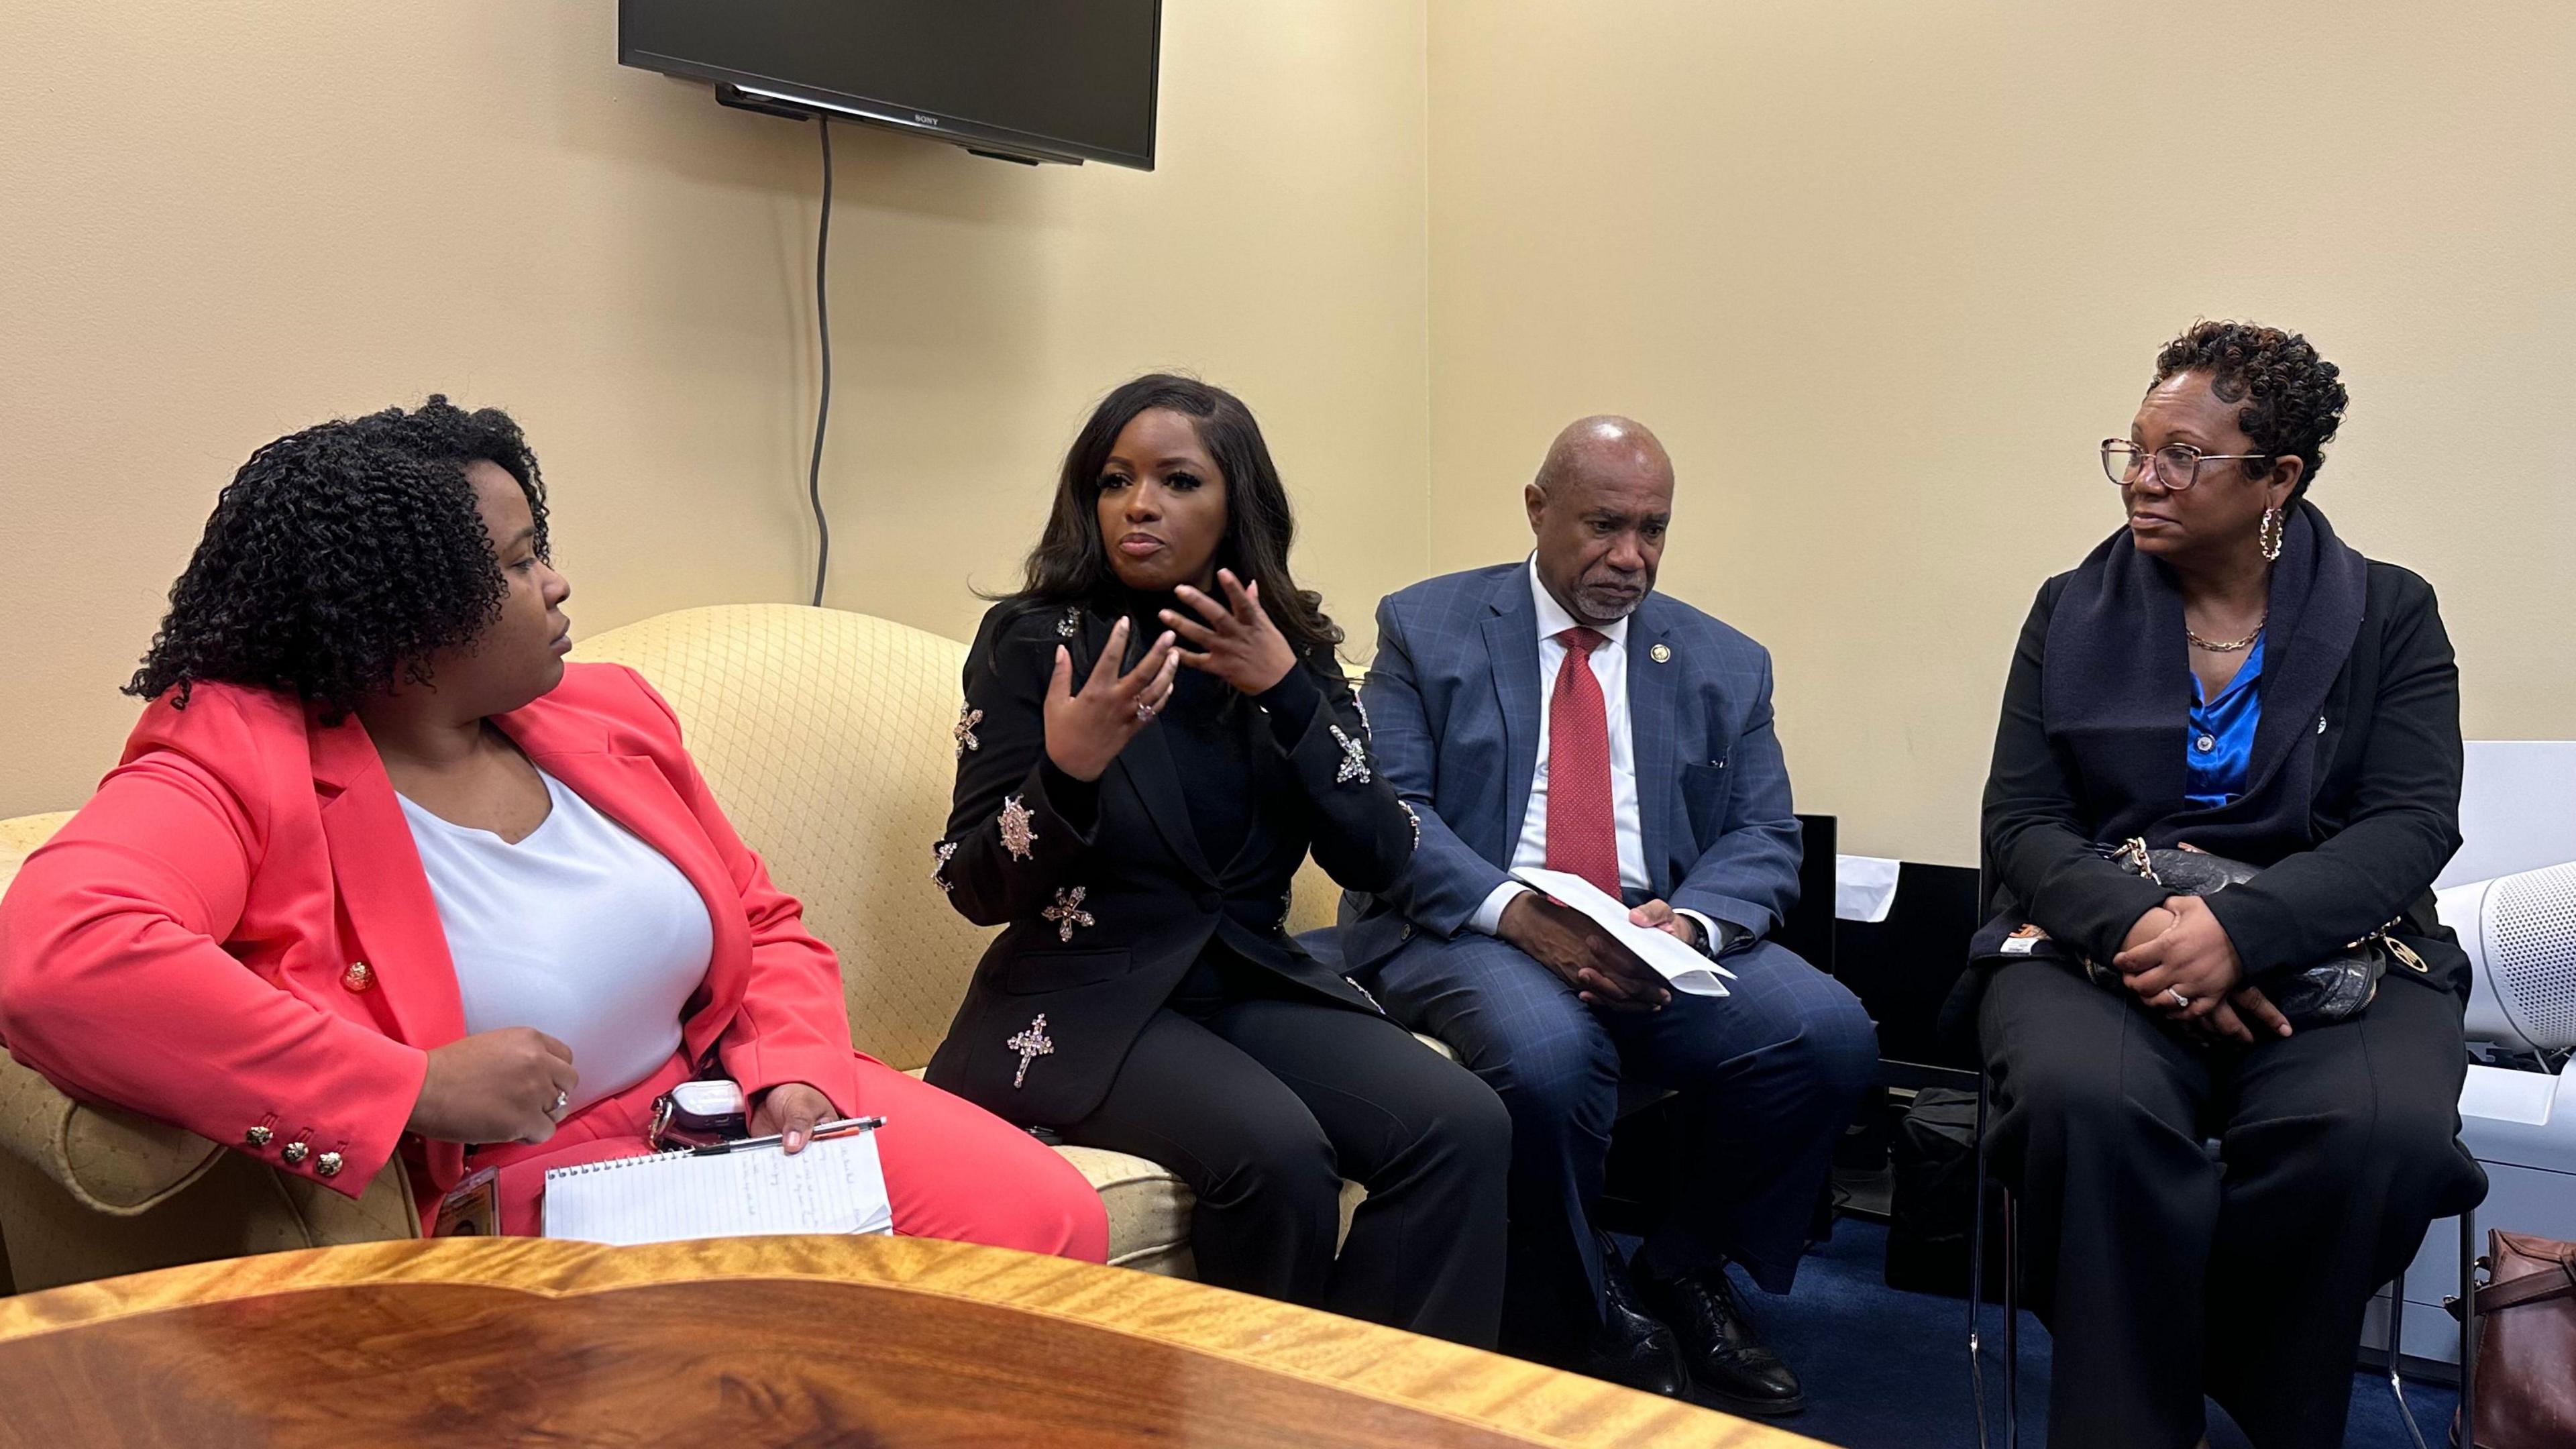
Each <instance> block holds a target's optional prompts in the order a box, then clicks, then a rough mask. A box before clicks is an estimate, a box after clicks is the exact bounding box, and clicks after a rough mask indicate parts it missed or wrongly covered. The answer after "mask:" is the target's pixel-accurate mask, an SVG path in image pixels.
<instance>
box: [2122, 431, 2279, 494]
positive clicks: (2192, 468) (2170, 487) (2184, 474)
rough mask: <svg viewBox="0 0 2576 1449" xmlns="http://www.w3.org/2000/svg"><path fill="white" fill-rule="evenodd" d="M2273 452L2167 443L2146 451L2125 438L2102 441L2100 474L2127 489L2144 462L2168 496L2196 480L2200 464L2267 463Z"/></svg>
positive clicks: (2197, 479) (2140, 473)
mask: <svg viewBox="0 0 2576 1449" xmlns="http://www.w3.org/2000/svg"><path fill="white" fill-rule="evenodd" d="M2278 456H2280V455H2279V454H2277V453H2204V452H2202V451H2201V450H2199V449H2198V448H2195V447H2193V446H2192V445H2191V444H2189V443H2167V444H2165V445H2164V446H2163V447H2161V448H2156V449H2153V450H2149V449H2147V448H2143V447H2140V446H2139V445H2138V444H2136V443H2132V442H2130V441H2129V440H2128V439H2126V438H2104V439H2103V440H2102V472H2103V474H2104V475H2105V476H2107V477H2108V478H2110V480H2111V481H2112V482H2114V483H2118V484H2120V485H2122V486H2124V487H2125V486H2127V485H2128V484H2130V483H2133V482H2136V481H2137V480H2138V478H2139V477H2140V476H2141V475H2142V474H2143V473H2144V472H2145V470H2146V466H2147V460H2148V459H2149V458H2153V459H2154V460H2155V465H2156V485H2157V486H2158V487H2160V488H2163V489H2164V490H2165V491H2166V492H2168V493H2180V492H2181V491H2183V490H2184V489H2186V488H2189V487H2190V486H2191V485H2193V484H2194V483H2197V482H2199V481H2200V465H2201V464H2203V463H2253V462H2265V463H2268V462H2270V461H2271V460H2272V459H2274V458H2276V457H2278Z"/></svg>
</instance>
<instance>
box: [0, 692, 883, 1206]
mask: <svg viewBox="0 0 2576 1449" xmlns="http://www.w3.org/2000/svg"><path fill="white" fill-rule="evenodd" d="M494 723H496V724H498V725H499V726H500V727H501V728H502V730H504V731H505V732H507V733H508V734H509V736H510V738H511V739H512V740H514V741H516V742H517V743H518V745H519V748H520V749H522V750H524V751H526V753H527V755H528V758H530V759H531V760H534V761H535V762H536V763H537V764H538V765H539V766H541V767H542V768H544V769H545V770H546V771H547V772H548V773H549V774H552V775H553V776H555V778H557V779H559V780H561V781H563V782H564V783H565V784H566V785H568V786H570V787H571V788H572V789H573V791H574V792H575V793H577V794H579V795H580V796H581V797H582V798H583V799H584V800H587V801H589V802H590V803H591V804H592V805H594V806H597V807H598V808H599V809H600V810H601V811H602V812H603V813H605V814H607V815H608V816H610V817H611V818H613V819H615V820H616V821H617V822H618V823H619V824H621V825H624V826H625V827H626V828H627V829H629V830H631V831H633V832H635V834H636V835H638V836H640V837H642V838H643V839H644V840H645V841H646V842H648V843H649V844H651V845H652V846H653V848H654V849H656V850H659V851H660V852H662V854H663V855H665V856H667V857H669V858H670V861H671V863H672V864H673V865H675V866H678V867H679V869H680V872H681V873H682V874H683V875H685V876H687V877H688V878H689V882H690V883H691V884H692V885H695V886H696V887H697V888H698V893H699V894H700V895H702V896H704V897H705V898H706V902H707V908H708V914H709V915H710V916H711V917H712V918H713V920H714V926H715V952H714V956H713V959H712V960H711V961H710V963H709V965H708V968H707V979H706V982H705V984H704V985H703V986H701V987H700V988H699V990H698V992H697V994H696V995H695V996H693V997H691V998H690V999H689V1004H688V1007H687V1019H686V1022H685V1023H684V1026H683V1039H684V1041H685V1044H686V1050H687V1051H688V1052H689V1054H690V1055H691V1056H692V1057H693V1058H697V1059H703V1058H704V1056H705V1054H706V1052H707V1051H708V1049H709V1048H711V1047H712V1048H714V1049H715V1050H716V1051H717V1052H718V1054H719V1056H720V1057H721V1060H722V1062H723V1064H724V1066H725V1068H726V1070H727V1072H728V1073H729V1074H730V1075H731V1076H732V1077H733V1078H734V1079H735V1080H736V1081H738V1082H740V1083H741V1084H742V1085H743V1088H744V1090H746V1091H749V1092H758V1091H760V1090H761V1089H763V1088H766V1087H772V1086H776V1085H778V1084H780V1083H783V1082H807V1083H810V1084H812V1085H813V1086H814V1087H815V1088H816V1089H818V1090H820V1091H821V1092H822V1093H823V1095H825V1096H826V1097H829V1098H831V1099H832V1104H833V1106H834V1107H836V1108H838V1109H840V1110H842V1111H844V1112H847V1111H850V1110H853V1109H854V1108H855V1107H856V1105H857V1101H858V1075H857V1069H856V1065H855V1064H856V1061H857V1058H856V1057H855V1055H854V1054H853V1053H852V1051H851V1049H850V1027H849V1018H848V1014H847V1011H846V1008H845V1007H844V1006H843V1004H842V995H841V975H840V963H839V961H838V960H837V959H836V958H835V957H834V956H833V954H832V951H831V949H830V948H829V947H827V946H825V945H823V943H821V942H820V941H817V940H815V939H814V938H813V937H812V936H810V935H808V934H807V933H806V931H805V925H804V921H803V918H802V913H801V909H800V908H799V907H798V905H797V903H796V901H795V900H794V898H792V897H790V896H788V895H786V894H784V893H782V892H780V891H779V890H778V889H777V888H776V887H775V886H773V885H771V884H770V883H769V875H768V872H767V871H766V870H765V869H763V868H762V866H761V863H760V857H758V856H757V855H754V854H753V853H752V852H751V851H750V849H748V848H747V847H745V846H744V845H743V843H742V841H741V839H740V838H739V837H737V836H736V835H735V834H734V832H733V827H732V826H731V825H729V824H727V823H726V821H725V817H724V812H723V811H722V810H720V809H719V808H717V805H716V802H715V797H714V796H713V795H712V794H710V793H709V792H708V790H707V787H706V782H705V781H704V780H702V779H700V778H699V776H698V770H697V766H696V765H695V764H693V763H691V761H690V759H689V755H688V751H687V750H686V749H685V748H683V747H682V745H681V743H680V725H679V720H678V719H677V718H676V717H675V716H674V715H673V714H672V713H671V707H670V706H669V705H668V704H666V703H664V702H663V700H662V697H661V696H660V695H658V694H655V693H654V692H653V689H652V687H651V686H650V685H648V684H646V683H645V682H644V680H643V677H642V676H640V675H638V674H636V673H635V672H634V671H633V670H631V669H627V668H625V667H623V666H619V665H605V664H575V665H571V666H569V667H568V668H567V669H566V670H565V673H564V678H563V682H562V683H561V684H559V685H557V686H556V687H555V689H554V691H553V692H552V693H550V694H548V695H546V696H545V697H544V698H542V699H540V700H537V701H536V702H535V703H533V704H530V705H528V706H527V707H526V708H524V709H520V710H517V711H514V712H513V713H510V714H507V715H503V716H501V717H499V718H498V719H496V720H495V721H494ZM464 1033H465V1024H464V1012H463V1008H462V1007H461V1006H460V1005H459V1003H458V999H457V992H456V969H455V966H454V965H453V963H452V962H451V961H450V960H449V958H448V954H447V935H446V932H445V931H444V930H443V929H442V928H441V926H440V925H439V920H438V907H437V905H436V903H435V901H434V900H433V899H432V897H431V895H430V891H429V881H428V877H427V876H426V875H424V874H423V873H422V870H421V865H420V856H419V853H418V852H417V851H416V850H415V849H414V848H413V846H412V839H411V830H410V827H409V826H408V825H406V824H405V823H404V820H403V815H402V808H401V805H400V802H399V801H398V800H396V798H395V796H394V791H393V785H392V783H391V781H389V780H388V779H387V778H386V776H385V769H384V764H383V762H382V761H381V760H380V759H379V758H378V757H377V755H376V750H375V746H374V744H373V742H371V741H370V740H369V739H368V738H367V732H366V729H365V727H364V726H363V725H361V724H359V723H358V721H357V720H356V719H355V718H354V717H352V718H350V719H348V720H345V721H343V722H342V723H340V724H338V725H336V726H332V727H329V728H325V727H323V726H322V725H320V724H318V723H316V722H315V721H314V716H313V713H312V711H311V710H309V709H308V708H307V707H305V706H303V705H301V704H299V703H298V702H296V701H295V700H293V699H291V698H288V697H286V696H284V695H281V694H278V693H275V692H273V691H269V690H263V689H254V688H246V687H242V686H238V685H226V684H200V685H198V686H197V687H196V691H195V694H194V696H193V697H192V698H191V699H190V700H189V703H188V707H187V708H186V709H184V710H181V709H173V708H172V707H171V705H170V702H169V699H168V698H167V697H166V696H165V697H164V698H162V699H160V700H156V701H154V702H153V703H152V704H151V705H150V706H149V707H147V708H146V709H145V710H144V712H143V718H142V720H141V722H139V723H138V724H136V725H135V727H134V733H133V735H132V737H131V738H129V739H128V740H127V741H126V746H125V756H124V760H123V762H122V763H120V764H119V765H118V766H117V767H116V769H115V770H114V771H112V772H110V773H109V775H108V776H107V778H106V780H104V781H103V782H101V784H100V785H99V789H98V794H97V795H96V796H95V797H94V798H92V799H91V801H90V802H89V804H88V805H87V806H85V807H84V808H83V809H82V810H81V812H80V813H79V814H78V815H76V816H74V817H73V818H72V820H71V822H70V823H69V824H67V825H65V826H64V827H63V829H62V831H61V833H60V834H58V835H56V836H55V837H54V838H53V839H52V840H50V841H48V842H46V844H45V845H44V846H43V848H41V849H39V850H38V851H36V852H35V853H34V854H33V855H31V856H29V857H28V859H27V862H26V865H25V867H24V869H22V870H21V871H20V872H19V875H18V878H17V881H16V883H15V884H14V885H12V886H11V887H10V890H9V893H8V896H7V898H6V899H5V900H0V1040H5V1041H6V1043H7V1045H8V1048H9V1051H10V1053H11V1054H12V1055H13V1056H15V1057H16V1058H17V1059H18V1060H19V1061H21V1062H24V1063H26V1064H27V1065H28V1066H30V1067H33V1068H34V1069H36V1070H37V1071H39V1072H42V1073H43V1074H44V1075H45V1076H46V1077H47V1078H48V1079H49V1080H51V1081H52V1082H53V1083H54V1085H56V1086H58V1087H60V1088H61V1089H62V1090H64V1091H65V1092H67V1093H70V1094H71V1095H72V1096H74V1097H78V1098H82V1099H84V1100H89V1101H97V1102H109V1103H115V1104H118V1105H121V1106H124V1107H128V1108H131V1109H133V1110H135V1111H138V1112H143V1113H146V1114H148V1115H150V1116H153V1117H158V1118H160V1119H162V1120H164V1121H167V1122H171V1123H175V1124H177V1125H178V1126H181V1127H184V1128H186V1129H187V1130H189V1131H191V1132H195V1133H198V1134H200V1135H201V1136H205V1137H209V1138H212V1139H213V1140H215V1141H216V1142H220V1143H226V1144H229V1145H231V1146H233V1147H235V1148H237V1149H239V1150H242V1151H245V1152H248V1153H250V1154H251V1155H253V1156H255V1157H257V1158H259V1159H260V1160H261V1161H263V1162H266V1163H268V1164H269V1165H271V1166H274V1167H277V1168H280V1169H281V1170H284V1171H288V1172H298V1173H303V1174H306V1175H308V1176H312V1177H315V1178H318V1179H320V1180H322V1181H324V1182H325V1183H327V1184H328V1185H329V1186H331V1187H333V1188H336V1189H338V1190H339V1191H341V1192H343V1193H346V1194H348V1195H349V1196H352V1197H355V1196H357V1195H358V1194H359V1193H360V1192H362V1191H364V1190H365V1188H366V1185H367V1183H368V1182H369V1181H370V1180H372V1179H373V1178H374V1177H375V1176H376V1174H377V1172H378V1171H379V1170H380V1169H382V1168H383V1167H384V1165H385V1163H386V1162H387V1161H388V1160H390V1159H391V1158H392V1157H393V1156H394V1155H395V1153H396V1152H397V1151H398V1150H399V1151H403V1152H404V1153H405V1155H406V1158H407V1160H408V1161H409V1162H410V1164H411V1166H412V1168H413V1169H414V1171H415V1173H416V1174H417V1175H418V1176H419V1177H420V1178H422V1179H423V1180H425V1184H426V1186H427V1187H428V1188H429V1189H430V1190H431V1191H434V1192H444V1191H446V1190H447V1189H448V1188H449V1187H451V1186H453V1185H454V1183H455V1182H456V1180H457V1178H458V1177H459V1176H461V1175H462V1173H463V1170H464V1154H463V1149H462V1148H461V1147H460V1146H458V1145H457V1144H455V1143H451V1142H431V1143H424V1142H422V1141H420V1140H419V1139H416V1138H408V1137H406V1135H405V1133H404V1131H403V1124H404V1123H405V1122H406V1121H407V1120H408V1119H409V1118H410V1115H411V1109H412V1104H413V1102H414V1101H415V1100H416V1099H417V1098H418V1096H419V1094H420V1084H421V1077H422V1074H423V1073H424V1072H425V1071H426V1070H427V1061H428V1049H429V1048H431V1047H436V1046H440V1045H443V1044H445V1043H447V1042H451V1041H454V1040H456V1039H457V1038H458V1037H460V1036H462V1035H464Z"/></svg>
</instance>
